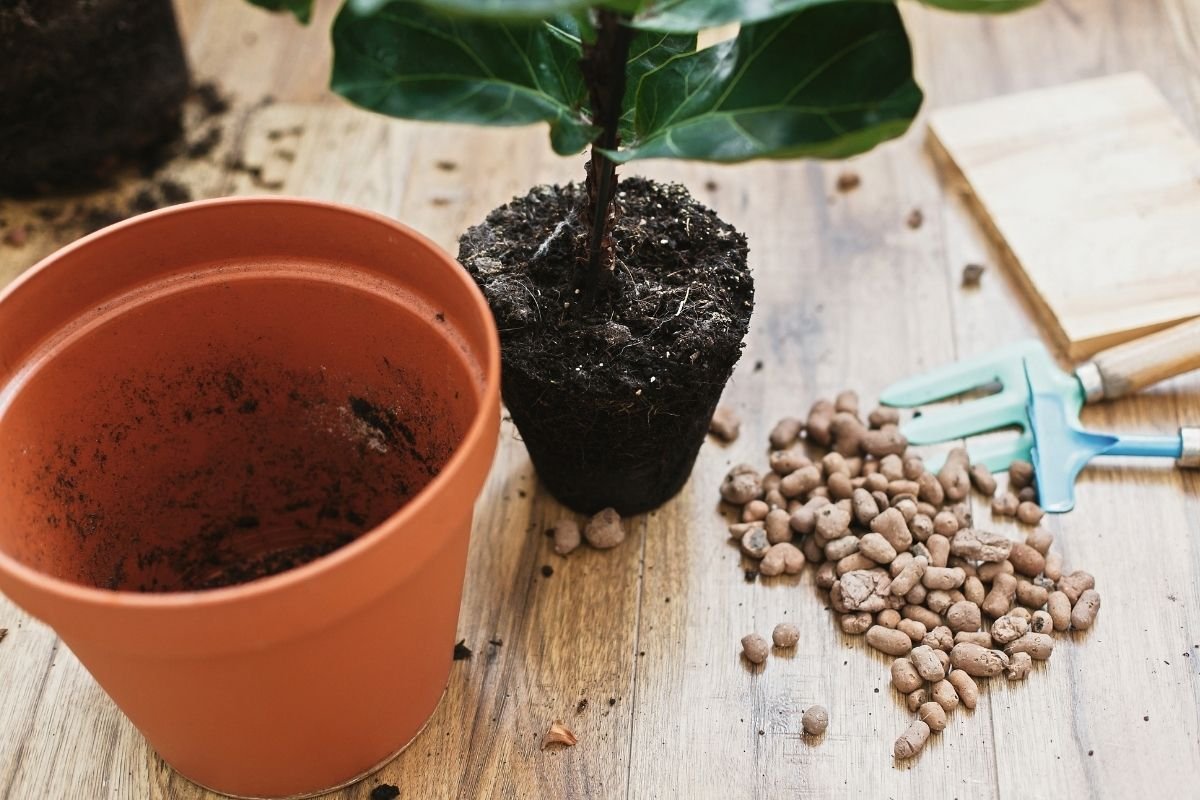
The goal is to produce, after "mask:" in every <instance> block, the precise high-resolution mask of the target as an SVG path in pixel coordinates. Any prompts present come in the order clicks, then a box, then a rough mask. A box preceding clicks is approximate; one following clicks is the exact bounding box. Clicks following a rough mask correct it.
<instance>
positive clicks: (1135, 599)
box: [907, 1, 1200, 798]
mask: <svg viewBox="0 0 1200 800" xmlns="http://www.w3.org/2000/svg"><path fill="white" fill-rule="evenodd" d="M907 19H908V21H909V23H910V28H911V29H913V30H914V32H915V34H916V42H915V44H916V48H915V49H916V57H917V60H918V63H920V64H923V65H924V66H925V68H926V70H925V72H924V74H923V76H922V83H923V85H924V87H925V88H926V91H927V92H928V95H929V97H930V98H931V100H932V102H933V103H934V104H937V103H942V104H957V103H964V102H972V101H974V100H977V99H979V98H986V97H989V96H992V95H994V94H997V93H1001V92H1012V91H1019V90H1025V89H1031V88H1037V87H1042V86H1047V85H1051V84H1053V83H1055V82H1059V81H1066V80H1073V79H1079V78H1087V77H1094V76H1095V75H1097V74H1098V73H1099V72H1100V71H1101V70H1103V71H1113V72H1119V71H1123V70H1129V69H1137V70H1141V71H1143V72H1145V73H1146V74H1148V75H1150V77H1151V78H1152V79H1153V80H1154V82H1155V83H1156V85H1158V86H1159V87H1160V88H1161V89H1162V90H1163V92H1164V94H1166V96H1167V97H1168V98H1169V99H1170V101H1171V105H1172V106H1173V107H1174V108H1175V110H1176V111H1177V112H1178V113H1179V114H1180V116H1181V117H1182V121H1183V124H1184V125H1185V126H1186V127H1187V128H1188V129H1189V130H1190V131H1191V132H1192V133H1193V134H1194V133H1195V132H1197V131H1200V113H1198V112H1200V103H1197V102H1196V99H1197V97H1198V96H1200V95H1198V93H1197V80H1196V78H1197V75H1196V73H1195V71H1194V65H1195V64H1197V63H1198V61H1197V49H1196V42H1197V38H1196V37H1195V36H1194V35H1193V34H1194V31H1196V30H1200V6H1197V4H1196V3H1194V2H1186V1H1185V2H1179V3H1174V2H1171V3H1137V4H1132V5H1131V4H1128V3H1120V2H1094V3H1087V4H1078V3H1069V4H1045V5H1043V6H1040V7H1038V8H1035V9H1032V10H1030V11H1028V12H1022V13H1021V14H1017V15H1014V16H1011V17H1003V18H996V19H995V20H989V21H988V22H987V23H986V24H985V25H983V26H982V28H983V30H982V31H981V30H980V28H981V26H980V24H979V22H978V21H977V20H971V19H970V18H967V17H962V16H957V15H951V14H938V13H931V12H927V11H922V10H917V9H914V10H913V13H911V14H909V15H908V16H907ZM966 42H970V43H973V44H966ZM956 43H964V44H961V45H960V46H956ZM981 62H983V63H986V64H987V65H988V67H987V68H981V67H980V64H981ZM940 222H941V227H942V233H941V237H942V239H943V242H944V247H945V262H944V264H943V265H942V268H943V269H944V270H945V271H946V273H947V274H948V275H949V276H950V277H951V279H955V280H956V279H957V277H958V275H959V273H960V271H961V269H962V266H963V265H964V264H966V263H968V262H978V263H983V264H987V265H989V270H988V272H987V273H985V275H984V279H983V282H982V285H981V287H980V288H979V289H978V290H975V291H970V292H967V291H959V292H955V293H954V294H953V296H952V299H953V308H952V310H953V319H954V330H955V333H954V338H955V340H956V346H957V349H958V351H959V353H960V355H962V356H964V357H966V356H973V355H978V354H980V353H983V352H986V351H987V350H989V349H992V348H994V347H997V346H1000V345H1002V344H1006V343H1008V342H1011V341H1014V340H1015V339H1018V338H1021V337H1027V336H1036V335H1037V331H1038V323H1037V321H1036V320H1035V319H1034V317H1033V315H1032V312H1031V310H1030V308H1029V305H1028V304H1027V303H1025V302H1023V301H1022V300H1021V297H1022V295H1021V289H1020V287H1019V286H1018V285H1017V282H1016V280H1014V278H1013V276H1012V273H1011V271H1010V270H1006V269H998V268H997V265H999V264H1000V263H1001V259H1002V258H1003V254H1002V253H1001V252H1000V251H999V250H998V248H996V247H995V244H994V242H993V241H992V240H990V239H989V237H988V236H987V235H986V233H985V231H983V230H982V229H981V228H980V226H979V225H978V223H977V219H976V218H974V216H973V214H972V213H971V211H970V209H969V208H968V207H967V205H966V204H965V203H963V202H961V201H960V200H959V199H958V198H956V197H951V198H949V202H947V203H946V205H945V207H944V211H943V213H942V215H941V220H940ZM1083 419H1084V422H1085V424H1088V425H1093V426H1096V427H1098V428H1110V429H1123V430H1128V431H1141V432H1146V433H1151V432H1160V433H1162V432H1168V431H1170V430H1172V429H1173V428H1174V427H1175V426H1176V425H1178V424H1180V423H1182V422H1188V421H1195V420H1200V378H1198V376H1195V375H1192V376H1186V377H1182V378H1178V379H1175V380H1173V381H1170V382H1168V383H1166V384H1164V385H1162V386H1161V387H1159V388H1157V389H1155V390H1153V391H1151V392H1149V393H1146V394H1143V395H1140V396H1137V397H1133V398H1128V399H1123V400H1121V401H1120V402H1119V403H1114V404H1110V405H1106V406H1095V407H1088V408H1086V409H1085V410H1084V415H1083ZM1108 463H1109V464H1112V466H1110V467H1107V468H1101V467H1093V468H1091V469H1089V470H1087V471H1085V472H1084V473H1083V475H1082V477H1081V479H1080V483H1079V485H1078V488H1077V491H1078V505H1077V507H1076V509H1075V510H1074V511H1073V512H1071V513H1070V514H1066V515H1062V516H1060V517H1056V518H1051V519H1050V520H1049V521H1048V525H1049V526H1050V527H1051V529H1052V530H1054V532H1055V535H1056V542H1055V547H1056V548H1058V549H1060V550H1061V551H1062V552H1063V553H1064V555H1065V557H1066V559H1067V562H1068V563H1069V564H1070V565H1074V566H1077V567H1082V568H1085V569H1088V570H1090V571H1092V572H1093V573H1094V574H1095V575H1096V580H1097V586H1098V589H1099V590H1100V592H1101V594H1102V596H1103V598H1104V607H1103V610H1102V611H1101V614H1100V618H1099V621H1098V623H1097V625H1096V627H1095V628H1094V629H1093V630H1092V631H1091V632H1090V633H1088V634H1086V635H1072V636H1071V637H1069V638H1065V639H1060V640H1059V644H1058V646H1057V648H1056V652H1055V655H1054V657H1053V658H1052V659H1051V660H1050V661H1049V663H1048V664H1047V665H1045V666H1044V667H1042V668H1039V669H1038V670H1036V671H1035V672H1034V673H1033V674H1032V675H1030V677H1029V679H1028V680H1027V681H1026V682H1025V685H1024V686H1016V687H1012V689H1009V688H1008V687H1006V686H1003V685H1001V686H997V687H994V688H995V689H996V691H992V692H990V693H989V698H988V699H989V702H990V703H991V710H992V715H993V724H994V726H995V740H994V741H995V748H996V750H995V759H996V767H997V778H998V782H999V791H1000V795H1001V796H1003V797H1014V798H1016V797H1045V798H1051V797H1097V798H1103V797H1113V798H1122V797H1131V796H1136V795H1137V794H1138V793H1139V792H1142V791H1144V789H1142V788H1139V787H1145V786H1154V787H1155V789H1156V791H1160V787H1161V791H1162V792H1165V793H1168V794H1169V793H1172V792H1175V793H1178V794H1181V795H1190V794H1194V790H1192V788H1191V786H1190V785H1189V783H1188V782H1189V781H1191V780H1193V779H1194V776H1195V775H1196V774H1200V747H1198V746H1197V744H1198V741H1200V739H1198V736H1197V730H1198V720H1197V714H1198V711H1197V709H1198V708H1200V664H1198V663H1197V661H1196V659H1197V657H1198V656H1200V651H1198V650H1197V649H1196V648H1195V645H1196V644H1197V643H1198V640H1196V639H1194V638H1192V639H1189V638H1188V637H1189V636H1194V634H1195V631H1196V630H1197V629H1200V591H1198V588H1197V580H1196V575H1198V574H1200V572H1198V569H1200V550H1198V549H1197V546H1196V537H1197V536H1198V535H1200V525H1198V524H1197V519H1200V504H1198V502H1197V494H1198V492H1197V490H1198V488H1200V480H1198V479H1200V475H1197V474H1196V473H1194V472H1193V473H1184V472H1179V471H1175V470H1172V469H1170V468H1169V467H1168V466H1166V465H1164V464H1161V463H1160V464H1157V465H1154V466H1148V465H1146V464H1138V465H1135V464H1134V463H1131V462H1130V461H1128V460H1125V461H1115V463H1114V461H1112V460H1110V461H1109V462H1108ZM979 511H980V510H979V509H977V513H979ZM982 511H983V513H984V516H985V518H987V516H989V515H988V512H987V510H986V509H983V510H982ZM992 524H993V525H994V527H996V528H997V529H1001V530H1008V531H1012V530H1013V528H1012V526H1011V523H1003V522H1000V523H995V522H994V523H992ZM1146 536H1148V537H1150V538H1152V539H1153V544H1152V545H1149V546H1148V547H1146V548H1143V547H1141V546H1140V545H1136V544H1134V542H1140V541H1143V537H1146ZM1163 553H1167V554H1170V555H1168V556H1167V557H1166V558H1163V559H1161V561H1155V559H1156V555H1155V554H1160V555H1161V554H1163ZM1151 562H1154V563H1153V564H1152V563H1151ZM1168 562H1169V563H1168ZM1184 653H1188V655H1186V656H1185V655H1184ZM1164 662H1170V663H1169V665H1168V664H1167V663H1164ZM1147 716H1148V717H1149V721H1145V720H1144V719H1143V717H1147ZM1089 751H1090V752H1091V755H1089Z"/></svg>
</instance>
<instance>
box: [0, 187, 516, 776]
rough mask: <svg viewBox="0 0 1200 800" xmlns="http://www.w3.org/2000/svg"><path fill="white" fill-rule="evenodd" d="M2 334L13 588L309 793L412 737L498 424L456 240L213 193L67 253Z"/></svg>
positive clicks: (447, 632)
mask: <svg viewBox="0 0 1200 800" xmlns="http://www.w3.org/2000/svg"><path fill="white" fill-rule="evenodd" d="M0 330H2V331H3V332H4V335H3V336H2V337H0V476H2V478H0V589H2V590H3V591H4V592H5V593H6V594H7V595H8V596H9V597H11V598H12V599H13V600H14V601H15V602H16V603H17V604H19V605H20V606H22V607H23V608H25V609H26V610H27V611H29V613H31V614H33V615H34V616H35V617H38V618H39V619H42V620H44V621H46V622H47V623H48V624H50V625H51V626H52V627H53V628H54V629H55V630H56V631H57V632H58V634H59V635H60V636H61V637H62V639H63V641H64V642H65V643H66V644H67V645H68V646H69V647H70V648H71V649H72V650H73V651H74V652H75V654H76V655H77V656H78V657H79V659H80V661H82V662H83V664H84V665H85V666H86V667H87V668H88V670H90V671H91V673H92V674H93V675H94V676H95V678H96V680H97V681H98V682H99V683H100V685H101V686H103V687H104V689H105V690H106V691H107V692H108V693H109V695H111V696H112V698H113V700H115V701H116V703H117V705H119V706H120V707H121V709H122V710H123V711H124V712H125V713H126V714H127V715H128V716H129V718H130V719H131V720H132V721H133V723H134V724H135V725H136V726H137V727H138V728H139V729H140V730H141V731H142V733H143V734H145V736H146V738H147V739H148V740H149V741H150V743H151V745H153V746H154V747H155V748H156V749H157V750H158V752H159V753H160V754H161V755H162V756H163V758H164V759H166V760H167V761H168V762H169V763H170V764H171V765H172V766H174V767H175V768H176V769H178V770H179V771H180V772H181V773H182V774H183V775H185V776H187V777H188V778H190V779H192V780H193V781H195V782H196V783H199V784H202V785H204V786H207V787H210V788H212V789H215V790H217V791H220V792H224V793H226V794H232V795H239V796H253V797H285V796H294V795H303V794H308V793H315V792H319V791H322V790H327V789H330V788H334V787H336V786H339V785H342V784H345V783H348V782H352V781H354V780H356V779H359V778H361V777H363V776H364V775H366V774H368V773H369V772H371V771H372V770H373V769H375V768H376V767H378V766H380V765H381V764H382V763H384V762H386V761H387V760H388V759H390V758H391V757H392V756H393V755H394V754H395V753H396V752H397V751H399V750H400V749H402V748H403V747H404V746H405V745H406V744H407V743H408V742H409V741H410V740H411V739H412V738H413V737H414V736H416V734H417V733H418V731H419V730H420V729H421V727H422V725H424V723H425V721H426V720H427V719H428V718H429V716H430V714H431V713H432V712H433V710H434V708H435V706H436V705H437V703H438V700H439V699H440V697H441V695H442V693H443V690H444V688H445V685H446V681H447V678H448V675H449V670H450V665H451V658H452V653H453V645H454V634H455V625H456V621H457V616H458V608H459V602H460V598H461V592H462V581H463V573H464V568H465V563H466V553H467V540H468V536H469V533H470V524H471V516H472V507H473V504H474V501H475V499H476V497H477V495H478V493H479V491H480V489H481V487H482V484H483V481H484V479H485V476H486V474H487V472H488V469H489V467H490V465H491V461H492V456H493V453H494V450H495V446H496V441H497V436H498V426H499V391H498V380H499V375H498V373H499V349H498V344H497V334H496V330H495V326H494V324H493V323H492V317H491V314H490V313H489V311H488V308H487V306H486V304H485V303H484V301H483V298H482V297H481V295H480V293H479V291H478V290H477V289H476V288H475V286H474V284H473V283H472V282H471V280H470V278H469V277H468V276H467V274H466V273H465V272H464V271H463V270H462V269H461V268H460V267H459V266H458V265H457V264H456V263H455V262H454V261H453V260H451V258H450V257H449V256H447V255H446V254H445V253H443V252H442V251H441V250H439V249H438V248H437V247H436V246H435V245H433V244H432V243H430V242H429V241H428V240H426V239H424V238H423V237H421V236H420V235H418V234H416V233H414V232H413V231H411V230H409V229H408V228H405V227H404V226H402V225H399V224H397V223H395V222H393V221H391V220H388V219H386V218H383V217H379V216H375V215H373V214H369V213H366V212H362V211H358V210H355V209H351V208H345V207H340V206H335V205H329V204H324V203H317V202H311V201H306V200H292V199H262V198H243V199H227V200H215V201H206V202H201V203H192V204H188V205H183V206H176V207H173V208H170V209H164V210H162V211H158V212H155V213H152V214H148V215H145V216H142V217H138V218H136V219H133V220H129V221H127V222H123V223H121V224H119V225H115V226H113V227H111V228H108V229H106V230H104V231H101V232H99V233H97V234H94V235H92V236H89V237H87V238H85V239H82V240H80V241H79V242H77V243H75V244H73V245H71V246H69V247H67V248H65V249H63V250H61V251H59V252H58V253H56V254H55V255H53V256H51V257H50V258H48V259H46V260H45V261H43V262H42V263H41V264H39V265H38V266H37V267H35V268H34V269H33V270H31V271H30V272H29V273H28V274H27V275H25V276H24V277H23V278H22V279H21V280H19V281H18V282H17V283H16V284H14V285H13V286H12V287H10V288H9V289H8V291H7V292H5V293H4V294H3V295H0ZM297 565H299V566H297ZM281 570H284V571H282V572H281ZM272 573H276V574H272ZM263 576H268V577H263ZM206 587H222V588H206Z"/></svg>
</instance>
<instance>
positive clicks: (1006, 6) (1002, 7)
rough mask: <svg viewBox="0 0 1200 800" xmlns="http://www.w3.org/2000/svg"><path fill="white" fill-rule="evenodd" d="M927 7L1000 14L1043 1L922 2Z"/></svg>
mask: <svg viewBox="0 0 1200 800" xmlns="http://www.w3.org/2000/svg"><path fill="white" fill-rule="evenodd" d="M921 2H922V3H924V4H925V5H927V6H934V7H935V8H944V9H946V10H947V11H975V12H983V13H989V14H999V13H1003V12H1005V11H1019V10H1020V9H1022V8H1029V6H1034V5H1037V4H1038V3H1039V2H1041V0H921Z"/></svg>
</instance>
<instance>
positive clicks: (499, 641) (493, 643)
mask: <svg viewBox="0 0 1200 800" xmlns="http://www.w3.org/2000/svg"><path fill="white" fill-rule="evenodd" d="M488 644H490V645H491V646H492V647H503V646H504V640H503V639H500V638H495V639H488Z"/></svg>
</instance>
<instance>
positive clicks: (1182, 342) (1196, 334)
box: [1092, 320, 1200, 400]
mask: <svg viewBox="0 0 1200 800" xmlns="http://www.w3.org/2000/svg"><path fill="white" fill-rule="evenodd" d="M1092 361H1093V362H1094V363H1095V364H1096V368H1097V369H1098V370H1099V371H1100V378H1101V380H1102V381H1103V382H1104V397H1105V398H1106V399H1108V400H1116V399H1117V398H1120V397H1124V396H1125V395H1128V394H1132V393H1133V392H1139V391H1141V390H1142V389H1144V388H1146V387H1147V386H1153V385H1154V384H1156V383H1158V382H1159V381H1161V380H1165V379H1166V378H1170V377H1173V376H1175V375H1181V374H1183V373H1186V372H1191V371H1193V370H1197V369H1200V320H1192V321H1190V322H1181V323H1180V324H1178V325H1173V326H1171V327H1170V328H1166V329H1164V330H1161V331H1159V332H1158V333H1152V334H1150V335H1149V336H1142V337H1140V338H1138V339H1134V340H1133V341H1130V342H1126V343H1125V344H1121V345H1117V346H1116V347H1114V348H1112V349H1109V350H1105V351H1103V352H1100V353H1097V354H1096V355H1095V356H1093V357H1092Z"/></svg>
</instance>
